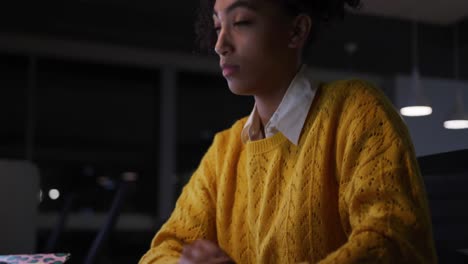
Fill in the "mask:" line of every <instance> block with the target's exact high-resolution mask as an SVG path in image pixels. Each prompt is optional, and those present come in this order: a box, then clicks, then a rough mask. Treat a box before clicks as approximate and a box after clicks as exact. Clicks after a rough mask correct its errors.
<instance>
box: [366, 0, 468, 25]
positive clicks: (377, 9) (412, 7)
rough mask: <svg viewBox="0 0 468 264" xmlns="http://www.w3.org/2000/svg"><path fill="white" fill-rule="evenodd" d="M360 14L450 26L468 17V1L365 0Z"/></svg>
mask: <svg viewBox="0 0 468 264" xmlns="http://www.w3.org/2000/svg"><path fill="white" fill-rule="evenodd" d="M360 12H363V13H368V14H372V15H378V16H386V17H395V18H402V19H411V20H413V19H416V20H418V21H421V22H426V23H432V24H442V25H448V24H452V23H455V22H458V21H460V20H463V19H464V18H467V17H468V1H467V0H443V1H441V0H363V6H362V9H361V10H360Z"/></svg>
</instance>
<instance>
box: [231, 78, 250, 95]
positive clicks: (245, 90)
mask: <svg viewBox="0 0 468 264" xmlns="http://www.w3.org/2000/svg"><path fill="white" fill-rule="evenodd" d="M227 83H228V86H229V90H231V92H232V93H233V94H235V95H253V94H254V91H253V89H251V87H249V86H248V85H245V84H243V83H242V82H239V81H234V80H227Z"/></svg>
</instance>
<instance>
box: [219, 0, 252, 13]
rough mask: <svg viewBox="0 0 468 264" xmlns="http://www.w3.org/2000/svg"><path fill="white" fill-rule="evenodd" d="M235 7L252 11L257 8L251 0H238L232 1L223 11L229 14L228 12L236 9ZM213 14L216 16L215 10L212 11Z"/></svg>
mask: <svg viewBox="0 0 468 264" xmlns="http://www.w3.org/2000/svg"><path fill="white" fill-rule="evenodd" d="M237 8H247V9H250V10H252V11H256V10H257V7H256V6H255V5H254V4H252V2H251V1H246V0H238V1H236V2H234V3H232V4H231V5H230V6H228V7H227V8H226V11H225V13H226V14H229V13H230V12H232V11H233V10H234V9H237ZM213 15H214V16H216V17H218V13H217V12H216V10H214V11H213Z"/></svg>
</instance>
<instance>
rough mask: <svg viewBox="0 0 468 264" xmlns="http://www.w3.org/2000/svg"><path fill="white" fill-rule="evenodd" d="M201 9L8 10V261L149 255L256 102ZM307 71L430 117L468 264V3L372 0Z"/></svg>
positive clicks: (3, 110)
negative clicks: (363, 87) (367, 89)
mask: <svg viewBox="0 0 468 264" xmlns="http://www.w3.org/2000/svg"><path fill="white" fill-rule="evenodd" d="M197 6H198V2H197V1H185V2H183V3H182V2H179V1H155V0H151V1H150V0H132V1H130V0H70V1H56V0H46V1H26V0H15V1H3V2H2V3H1V4H0V124H1V126H0V160H1V161H0V208H1V210H2V220H0V226H1V227H0V236H1V237H2V238H0V245H2V246H0V255H1V254H13V253H37V252H71V253H72V259H71V261H70V262H71V263H83V262H85V261H86V260H90V259H91V260H90V262H86V263H92V262H93V261H94V262H95V263H136V262H137V261H138V259H139V258H140V257H141V256H142V255H143V253H144V252H146V250H147V249H148V248H149V245H150V241H151V238H152V237H153V236H154V234H155V232H156V231H157V230H158V228H159V227H160V225H161V224H162V223H163V222H164V221H165V220H166V219H167V217H168V216H169V214H170V212H171V210H172V208H173V206H174V202H175V200H176V198H177V196H178V195H179V193H180V190H181V188H182V186H183V185H184V184H185V182H186V181H187V179H188V178H189V177H190V175H191V173H192V172H193V171H194V169H195V168H196V166H197V165H198V162H199V161H200V159H201V157H202V155H203V154H204V152H205V151H206V150H207V148H208V146H209V144H210V143H211V140H212V138H213V136H214V134H215V133H216V132H217V131H220V130H222V129H225V128H228V127H229V126H230V125H231V124H232V123H233V122H234V121H235V120H237V119H239V118H241V117H243V116H246V115H248V114H249V113H250V111H251V109H252V106H253V99H252V98H248V97H238V96H234V95H232V94H231V93H230V92H229V90H228V88H227V85H226V83H225V81H224V80H223V78H222V76H221V74H220V71H219V69H218V66H217V65H218V62H217V59H216V57H214V56H210V55H202V54H200V53H198V52H197V51H196V47H195V44H194V43H195V41H194V40H195V35H194V20H195V17H196V13H195V10H196V9H197ZM306 61H307V64H308V65H309V66H310V72H309V74H310V75H311V77H312V78H313V79H315V80H317V81H330V80H334V79H343V78H356V77H357V78H364V79H366V80H369V81H371V82H373V83H374V84H376V85H377V86H379V87H380V88H381V89H382V90H384V92H385V93H386V94H387V95H388V97H389V98H390V99H391V100H392V102H393V103H394V104H395V107H396V108H397V109H398V110H400V109H401V108H402V107H407V106H424V107H425V108H422V112H409V113H408V114H409V115H418V116H403V118H404V120H405V122H406V123H407V125H408V127H409V129H410V132H411V136H412V138H413V141H414V144H415V147H416V152H417V155H418V158H419V160H420V166H421V168H422V171H423V176H424V177H425V182H426V185H427V189H428V193H429V197H430V202H431V209H432V214H433V221H434V226H435V227H434V228H435V231H434V232H435V236H436V240H437V245H438V251H439V255H440V256H441V263H457V261H458V263H462V262H463V261H466V259H464V258H463V254H464V253H463V252H465V253H466V251H464V250H466V249H468V227H467V225H466V223H468V213H467V210H466V209H467V207H466V202H467V201H468V199H467V195H466V194H465V190H464V189H463V188H464V187H465V186H467V185H466V184H467V183H468V180H467V177H468V173H467V172H468V170H467V165H466V163H467V161H468V154H467V151H465V150H466V149H468V129H466V128H465V129H463V128H464V125H465V126H468V125H466V123H467V122H468V118H467V117H466V111H467V110H468V1H466V0H446V1H437V0H427V1H422V0H414V1H404V0H395V1H384V0H367V1H364V3H363V7H362V8H361V10H360V11H359V12H355V13H352V14H349V15H348V16H347V17H346V19H345V21H344V22H338V23H335V24H333V25H330V26H329V27H328V28H326V29H325V30H323V32H322V34H321V35H320V37H319V41H318V42H317V43H315V44H314V45H313V47H312V49H311V52H310V54H309V55H308V56H307V59H306ZM428 107H430V108H429V110H430V111H429V112H427V109H428ZM213 109H215V111H213ZM410 110H411V109H410ZM413 110H414V109H413ZM416 110H418V109H416ZM419 110H421V109H419ZM425 111H426V112H425ZM429 113H430V114H429ZM454 116H455V118H453V117H454ZM447 120H452V121H453V120H460V121H461V122H458V123H456V124H455V127H453V123H452V126H450V123H445V126H444V122H445V121H447ZM463 121H465V122H463ZM453 128H457V129H453ZM2 234H3V235H2ZM6 234H8V235H6ZM2 239H3V240H2ZM444 261H446V262H444Z"/></svg>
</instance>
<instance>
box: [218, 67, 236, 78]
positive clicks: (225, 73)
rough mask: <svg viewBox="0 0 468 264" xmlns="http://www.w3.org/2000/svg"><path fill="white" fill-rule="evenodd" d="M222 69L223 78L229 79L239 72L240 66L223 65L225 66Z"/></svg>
mask: <svg viewBox="0 0 468 264" xmlns="http://www.w3.org/2000/svg"><path fill="white" fill-rule="evenodd" d="M221 69H222V70H223V76H224V77H229V76H232V75H234V74H235V73H236V72H238V71H239V66H237V65H223V66H221Z"/></svg>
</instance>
